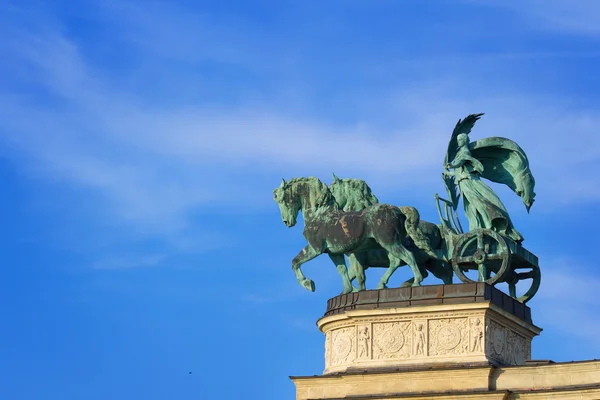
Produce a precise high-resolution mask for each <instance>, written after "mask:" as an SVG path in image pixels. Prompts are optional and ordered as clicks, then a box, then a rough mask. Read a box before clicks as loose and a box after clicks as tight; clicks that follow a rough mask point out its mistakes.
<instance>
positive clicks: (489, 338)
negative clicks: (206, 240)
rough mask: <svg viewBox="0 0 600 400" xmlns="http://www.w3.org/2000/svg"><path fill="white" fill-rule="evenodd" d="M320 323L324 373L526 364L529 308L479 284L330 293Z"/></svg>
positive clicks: (531, 332) (530, 328)
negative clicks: (443, 365)
mask: <svg viewBox="0 0 600 400" xmlns="http://www.w3.org/2000/svg"><path fill="white" fill-rule="evenodd" d="M317 325H318V326H319V329H320V330H321V331H322V332H323V333H324V334H325V371H324V374H331V373H337V372H346V371H351V370H356V369H358V370H373V369H381V368H395V367H404V366H408V365H424V364H481V363H484V364H485V363H489V364H492V365H524V364H525V361H526V360H529V359H530V358H531V339H532V338H533V337H534V336H536V335H538V334H539V333H540V331H541V329H540V328H538V327H536V326H535V325H533V323H532V321H531V313H530V310H529V308H528V307H527V306H525V305H523V304H522V303H519V302H517V301H516V300H514V299H512V298H511V297H509V296H507V295H506V294H504V293H502V292H500V291H499V290H497V289H494V288H492V287H491V286H489V285H486V284H484V283H474V284H460V285H436V286H422V287H415V288H411V287H408V288H398V289H385V290H370V291H364V292H359V293H351V294H348V295H342V296H338V297H334V298H332V299H330V300H329V301H328V304H327V311H326V313H325V316H324V317H323V318H321V319H320V320H319V321H318V322H317Z"/></svg>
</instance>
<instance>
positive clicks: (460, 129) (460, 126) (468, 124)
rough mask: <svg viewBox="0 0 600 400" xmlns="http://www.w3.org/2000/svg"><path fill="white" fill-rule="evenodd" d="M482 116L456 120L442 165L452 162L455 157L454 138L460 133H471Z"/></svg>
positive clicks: (477, 115)
mask: <svg viewBox="0 0 600 400" xmlns="http://www.w3.org/2000/svg"><path fill="white" fill-rule="evenodd" d="M482 115H483V113H479V114H471V115H468V116H467V117H465V119H459V120H458V122H457V123H456V126H455V127H454V131H452V136H451V137H450V142H449V143H448V150H447V151H446V158H445V159H444V165H446V164H448V163H450V162H452V160H454V157H455V156H456V149H457V148H458V144H457V143H456V137H457V136H458V135H459V134H461V133H465V134H467V135H468V134H469V133H471V129H473V126H474V125H475V122H477V120H478V119H479V118H481V116H482Z"/></svg>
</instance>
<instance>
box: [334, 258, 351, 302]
mask: <svg viewBox="0 0 600 400" xmlns="http://www.w3.org/2000/svg"><path fill="white" fill-rule="evenodd" d="M329 258H331V261H333V263H334V264H335V266H336V268H337V271H338V274H340V276H341V277H342V283H343V284H344V290H343V291H342V294H346V293H350V292H352V284H351V283H350V278H349V277H348V267H346V259H345V258H344V255H343V254H329Z"/></svg>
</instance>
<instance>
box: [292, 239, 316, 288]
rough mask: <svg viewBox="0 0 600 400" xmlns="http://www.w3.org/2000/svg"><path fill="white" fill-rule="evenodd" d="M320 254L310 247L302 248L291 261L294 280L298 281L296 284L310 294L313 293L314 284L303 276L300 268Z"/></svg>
mask: <svg viewBox="0 0 600 400" xmlns="http://www.w3.org/2000/svg"><path fill="white" fill-rule="evenodd" d="M320 254H322V253H320V252H318V251H317V250H315V249H314V248H313V247H312V246H306V247H304V248H303V249H302V250H301V251H300V253H298V255H297V256H296V257H294V259H293V260H292V270H293V271H294V273H295V274H296V279H298V283H299V284H301V285H302V286H303V287H304V288H305V289H306V290H310V291H311V292H314V291H315V283H314V282H313V281H312V280H311V279H308V278H307V277H305V276H304V274H303V273H302V270H301V269H300V266H301V265H302V264H304V263H305V262H308V261H310V260H312V259H313V258H315V257H317V256H319V255H320Z"/></svg>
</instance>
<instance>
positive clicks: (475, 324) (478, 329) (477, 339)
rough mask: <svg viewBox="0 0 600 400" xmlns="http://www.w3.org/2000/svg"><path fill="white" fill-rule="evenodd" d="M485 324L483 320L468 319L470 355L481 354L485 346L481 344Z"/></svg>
mask: <svg viewBox="0 0 600 400" xmlns="http://www.w3.org/2000/svg"><path fill="white" fill-rule="evenodd" d="M484 331H485V322H484V320H483V318H479V317H477V318H470V319H469V351H470V352H471V353H483V352H484V350H485V344H484V342H483V339H484Z"/></svg>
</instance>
